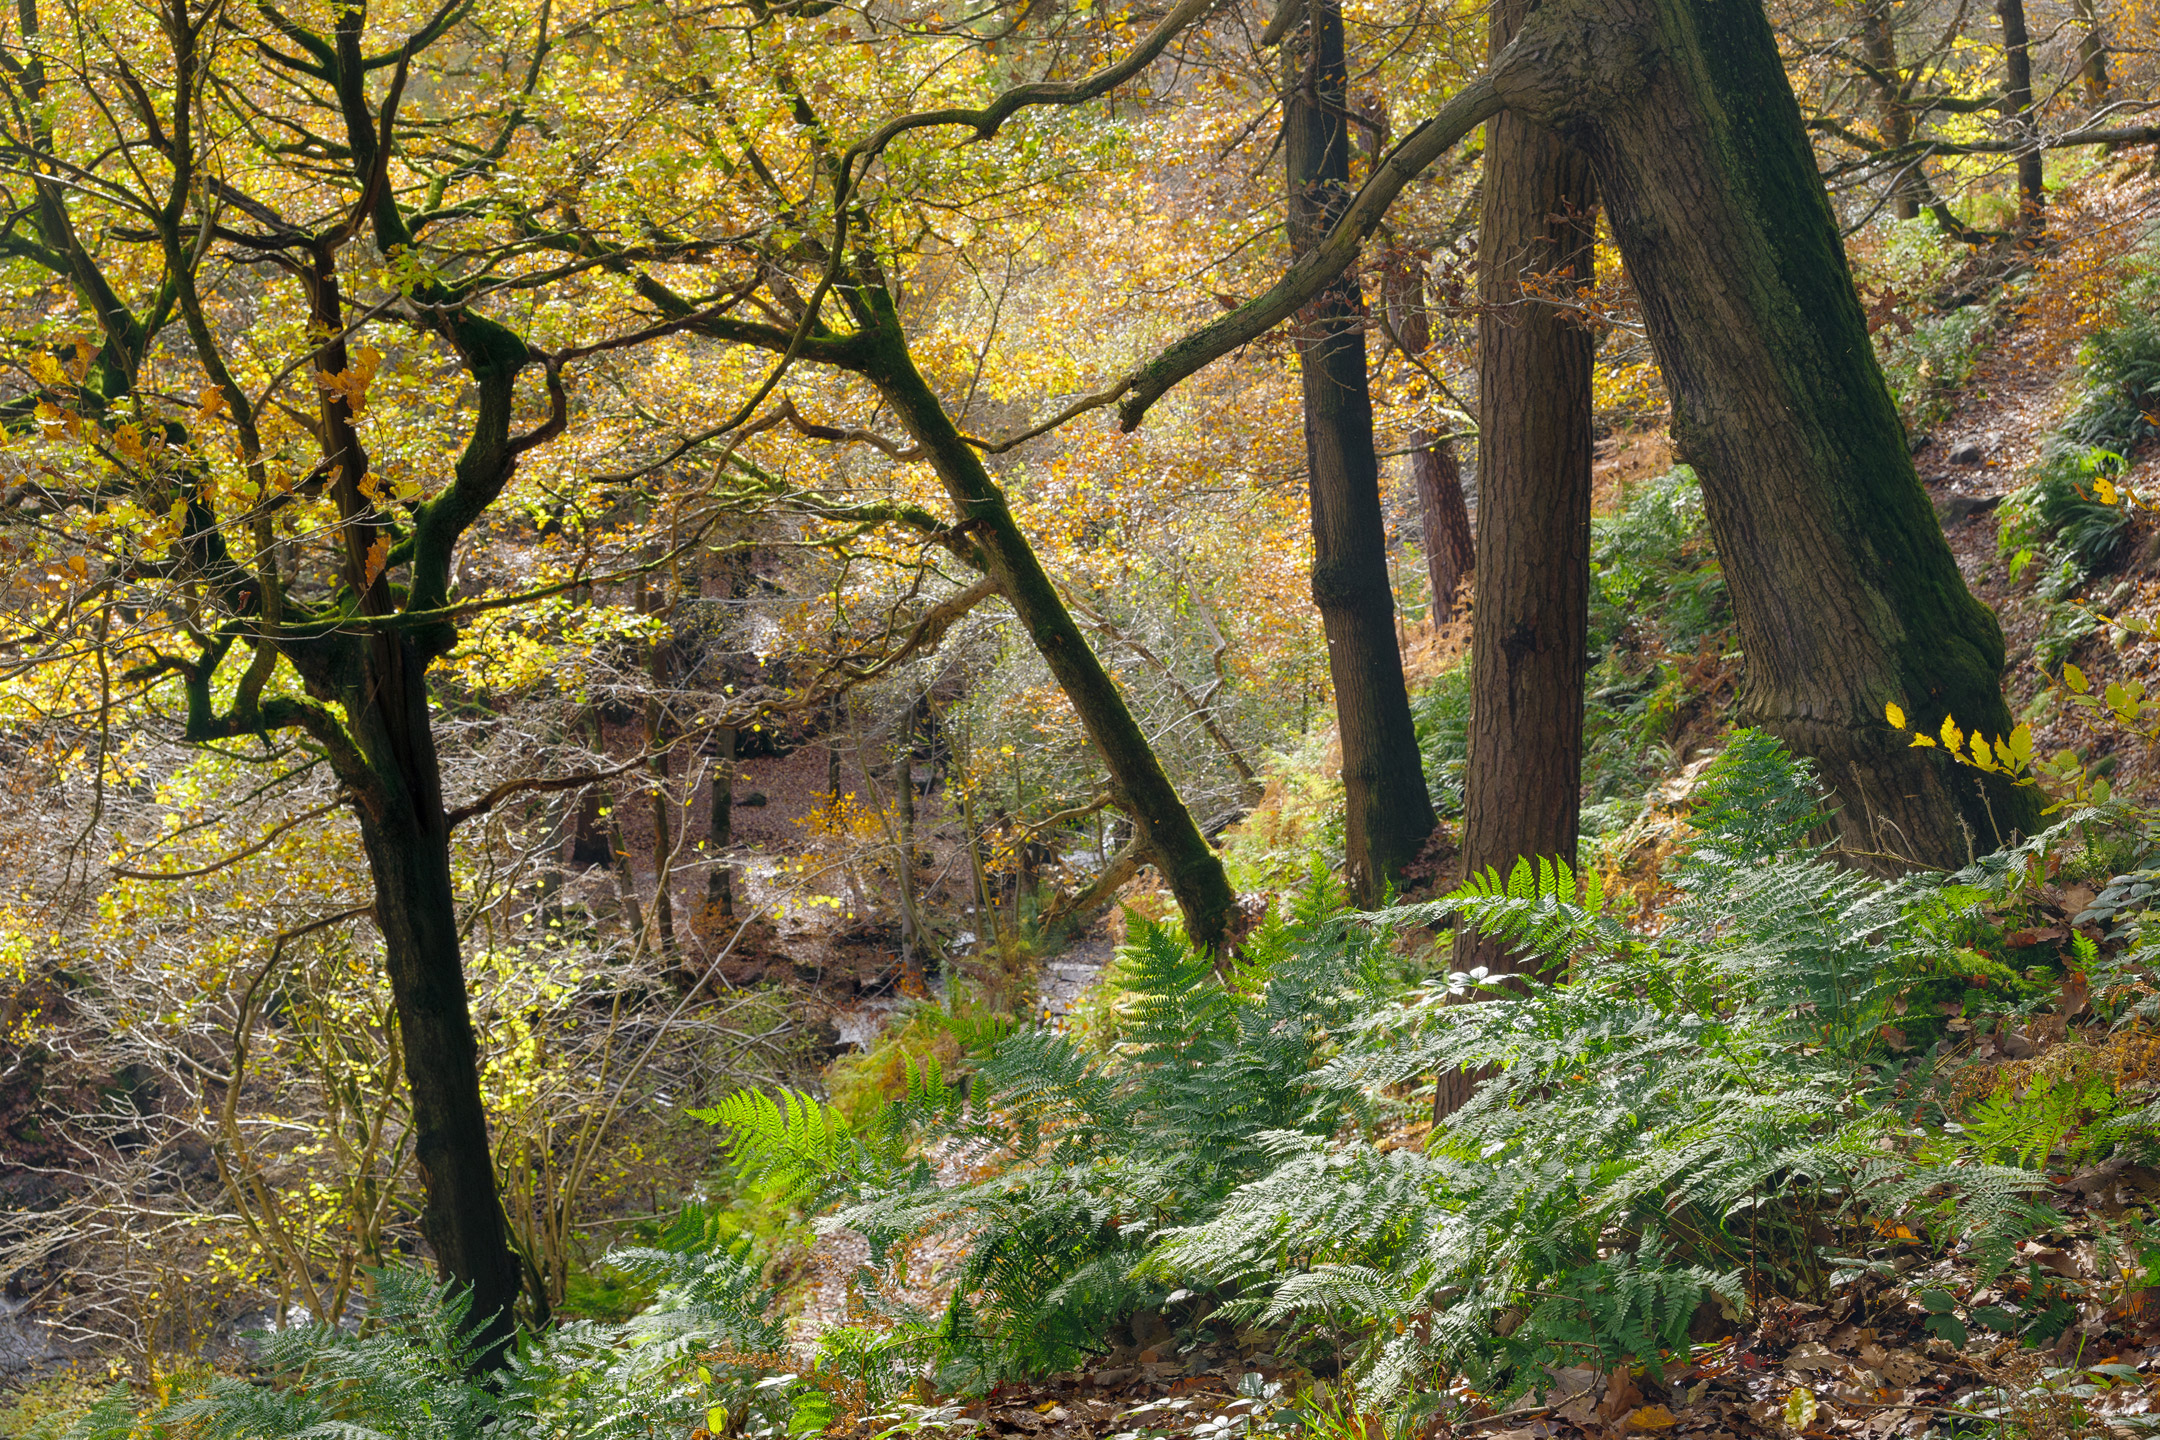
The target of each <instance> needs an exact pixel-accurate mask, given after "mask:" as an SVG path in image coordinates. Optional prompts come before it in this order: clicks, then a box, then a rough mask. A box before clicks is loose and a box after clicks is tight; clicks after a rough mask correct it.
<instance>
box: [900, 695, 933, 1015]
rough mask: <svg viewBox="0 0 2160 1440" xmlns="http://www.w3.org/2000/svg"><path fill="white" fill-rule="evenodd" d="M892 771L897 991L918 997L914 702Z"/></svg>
mask: <svg viewBox="0 0 2160 1440" xmlns="http://www.w3.org/2000/svg"><path fill="white" fill-rule="evenodd" d="M893 751H894V758H895V761H896V765H895V773H896V775H897V776H898V779H899V782H900V793H899V801H900V844H899V845H898V847H896V848H897V849H898V850H899V854H898V856H897V857H896V858H895V863H894V866H893V879H894V881H895V882H896V883H897V884H898V885H899V887H900V993H901V994H903V995H906V996H908V997H909V998H910V999H920V998H921V997H922V996H924V995H927V994H929V993H930V990H929V987H928V986H927V985H925V984H924V983H923V962H922V937H921V936H920V935H918V934H917V933H916V904H917V896H916V894H915V702H914V700H913V699H912V698H910V700H909V701H908V705H907V708H906V709H904V710H902V711H901V712H900V723H899V726H898V728H897V730H896V732H895V734H894V736H893Z"/></svg>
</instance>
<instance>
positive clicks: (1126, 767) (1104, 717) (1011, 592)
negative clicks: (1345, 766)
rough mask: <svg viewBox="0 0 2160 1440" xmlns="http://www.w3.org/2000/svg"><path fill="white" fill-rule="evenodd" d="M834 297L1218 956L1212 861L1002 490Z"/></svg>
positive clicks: (891, 335)
mask: <svg viewBox="0 0 2160 1440" xmlns="http://www.w3.org/2000/svg"><path fill="white" fill-rule="evenodd" d="M841 293H842V295H843V298H844V299H845V300H846V301H847V303H848V305H849V308H850V310H851V312H852V313H853V315H854V317H855V319H856V322H857V324H858V325H859V326H860V327H861V329H860V332H859V333H858V335H857V337H856V340H855V349H854V355H855V356H856V360H855V364H856V367H857V368H858V369H859V371H860V373H862V374H863V375H864V377H865V378H867V379H868V380H869V381H870V382H871V383H872V384H873V385H875V386H876V387H877V390H878V393H879V394H880V395H882V396H883V397H884V399H885V402H886V403H887V404H889V405H891V406H892V407H893V413H894V415H896V416H897V417H898V418H899V421H900V423H901V424H902V425H904V426H905V427H906V428H907V431H908V434H909V435H910V436H912V437H913V438H914V440H915V442H916V443H917V444H918V445H920V446H922V447H923V451H924V453H925V455H926V457H927V458H928V459H929V461H930V463H931V465H932V466H933V467H935V469H936V471H937V474H938V478H939V480H941V481H942V482H943V484H944V486H945V492H946V494H947V496H948V497H949V498H950V499H951V501H952V505H953V508H954V510H955V511H956V512H957V513H958V514H959V516H960V520H959V524H958V526H957V527H956V528H957V529H959V530H960V531H962V532H964V533H965V534H966V535H967V536H969V537H970V538H972V540H973V541H974V543H975V546H976V548H977V550H978V552H979V553H980V556H981V559H982V562H983V569H984V572H985V573H986V574H987V575H989V577H990V578H991V579H992V580H994V581H995V582H996V583H997V587H998V592H999V593H1000V594H1002V595H1003V596H1004V597H1005V600H1006V602H1007V603H1008V604H1010V605H1011V606H1012V608H1013V613H1014V615H1016V616H1017V617H1019V620H1020V624H1021V626H1022V627H1023V628H1024V629H1026V631H1027V633H1028V638H1029V639H1030V640H1032V641H1033V642H1034V645H1035V649H1036V651H1037V653H1039V654H1040V655H1041V656H1042V657H1043V663H1044V664H1046V665H1047V666H1048V667H1049V669H1050V673H1051V675H1052V676H1053V677H1054V678H1055V679H1056V680H1057V682H1058V686H1059V688H1060V689H1062V690H1063V691H1064V692H1065V697H1066V699H1067V700H1068V701H1069V702H1070V703H1071V705H1072V707H1073V712H1074V713H1075V714H1076V715H1078V716H1079V718H1080V723H1081V725H1082V726H1083V727H1084V728H1085V729H1086V731H1087V734H1088V739H1089V740H1090V741H1092V742H1093V743H1094V746H1095V750H1096V753H1097V754H1098V755H1100V756H1101V757H1102V762H1103V767H1104V768H1105V769H1106V770H1107V771H1108V772H1109V775H1110V785H1111V789H1112V792H1113V794H1114V795H1115V797H1116V802H1117V804H1118V807H1119V808H1120V809H1122V810H1123V811H1124V812H1125V814H1126V815H1127V816H1128V817H1130V818H1131V820H1132V822H1133V829H1134V831H1135V833H1136V834H1137V835H1138V836H1139V838H1140V840H1141V842H1142V843H1143V844H1144V845H1145V846H1146V848H1147V851H1148V854H1149V856H1150V858H1151V859H1152V860H1153V861H1154V863H1155V866H1156V868H1157V869H1159V870H1160V871H1161V872H1162V876H1163V881H1164V883H1165V884H1166V885H1168V886H1169V889H1170V893H1171V894H1172V895H1173V896H1174V897H1176V899H1177V903H1178V910H1179V912H1180V913H1181V914H1182V916H1183V917H1184V921H1185V931H1186V934H1187V935H1188V936H1190V937H1191V939H1192V941H1193V943H1194V944H1195V945H1198V946H1199V947H1201V948H1202V949H1205V950H1219V949H1220V948H1221V947H1222V946H1223V945H1224V944H1225V943H1226V942H1227V941H1228V938H1229V933H1230V929H1229V927H1230V917H1231V911H1232V909H1233V907H1234V906H1235V904H1236V901H1237V896H1236V893H1235V892H1234V891H1232V890H1231V888H1230V881H1229V878H1228V877H1227V876H1226V875H1224V873H1223V867H1222V858H1221V857H1220V856H1218V855H1217V854H1216V853H1215V849H1214V847H1213V846H1211V845H1210V844H1208V841H1207V837H1206V836H1204V835H1202V834H1201V833H1200V827H1199V826H1198V825H1196V824H1194V823H1193V818H1192V814H1191V812H1189V811H1188V810H1186V808H1185V802H1184V801H1183V800H1182V799H1180V798H1179V796H1178V793H1177V789H1176V787H1174V786H1173V785H1172V784H1171V783H1170V777H1169V776H1168V775H1166V774H1164V773H1163V768H1162V762H1161V761H1160V760H1158V759H1157V758H1156V756H1155V751H1154V749H1153V747H1151V746H1150V745H1149V744H1148V740H1147V735H1146V733H1145V732H1144V731H1142V730H1141V728H1140V725H1139V722H1138V721H1136V720H1134V719H1133V715H1132V711H1131V710H1130V709H1129V708H1128V707H1127V706H1126V704H1125V697H1124V696H1123V695H1122V694H1120V693H1119V691H1118V688H1117V682H1116V681H1114V680H1112V679H1111V678H1110V672H1109V671H1107V670H1105V669H1104V668H1103V664H1102V660H1101V659H1100V658H1099V657H1098V656H1097V655H1096V654H1095V652H1094V651H1093V650H1092V649H1090V648H1089V646H1088V643H1087V640H1086V638H1085V637H1084V636H1082V635H1081V633H1080V627H1079V626H1078V625H1077V624H1075V623H1074V622H1073V618H1072V613H1071V612H1070V611H1069V610H1067V609H1066V608H1065V602H1064V600H1063V599H1062V598H1061V597H1060V596H1059V595H1058V592H1057V587H1056V586H1055V585H1053V584H1052V583H1051V581H1050V576H1049V575H1048V574H1047V573H1046V572H1045V571H1044V570H1043V568H1042V561H1041V560H1040V559H1038V558H1037V556H1036V554H1035V551H1034V548H1033V547H1032V546H1030V545H1029V544H1028V542H1027V537H1026V536H1025V535H1023V534H1022V533H1021V531H1020V526H1019V524H1018V522H1017V521H1015V520H1014V519H1013V514H1012V508H1011V506H1010V505H1009V504H1008V503H1007V502H1006V499H1005V494H1004V492H1003V491H1002V490H1000V489H999V488H998V485H997V482H996V481H994V480H992V479H991V478H990V472H989V471H988V470H987V469H985V468H984V466H983V462H982V457H981V456H980V455H978V454H977V453H976V452H975V450H974V449H973V448H972V447H971V446H970V445H969V444H968V443H967V441H966V440H965V439H963V438H962V437H961V435H960V432H959V430H958V429H957V428H956V427H955V426H954V425H953V421H952V417H951V416H950V415H948V414H947V413H946V411H945V407H944V405H943V403H942V402H941V401H939V399H938V398H937V395H936V394H935V393H934V392H933V391H932V390H931V389H930V386H929V384H928V383H927V382H926V381H925V380H924V379H923V377H922V372H921V371H919V370H918V369H917V368H916V366H915V361H914V357H913V356H912V355H910V354H909V353H908V348H907V341H906V338H905V335H904V334H903V332H902V331H901V328H900V321H899V316H898V314H897V312H896V310H895V308H894V305H893V300H892V296H891V295H890V293H889V292H887V291H886V290H885V289H884V288H883V287H882V286H880V285H870V284H863V285H850V286H848V287H846V288H845V289H843V290H842V292H841ZM971 828H972V827H971Z"/></svg>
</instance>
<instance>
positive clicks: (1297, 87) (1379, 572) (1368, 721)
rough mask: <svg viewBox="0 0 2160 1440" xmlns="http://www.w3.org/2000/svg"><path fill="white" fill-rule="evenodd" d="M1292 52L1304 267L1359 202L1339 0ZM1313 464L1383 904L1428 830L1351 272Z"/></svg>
mask: <svg viewBox="0 0 2160 1440" xmlns="http://www.w3.org/2000/svg"><path fill="white" fill-rule="evenodd" d="M1293 35H1294V39H1293V43H1291V44H1289V45H1287V46H1285V48H1284V66H1285V71H1286V75H1285V79H1286V81H1287V84H1286V87H1285V90H1286V93H1285V95H1284V97H1283V158H1284V164H1285V167H1286V170H1287V175H1288V182H1289V195H1290V224H1289V230H1290V250H1291V254H1292V255H1293V256H1297V257H1300V258H1302V257H1303V256H1305V255H1307V254H1309V253H1310V252H1311V251H1312V249H1313V248H1314V246H1315V245H1316V244H1317V243H1318V241H1319V240H1320V238H1321V237H1322V236H1324V235H1326V233H1327V232H1328V230H1329V229H1330V228H1332V226H1333V225H1334V223H1335V221H1336V219H1337V218H1339V217H1340V215H1341V213H1342V211H1343V210H1344V209H1345V208H1346V207H1347V205H1348V203H1349V199H1350V139H1349V124H1348V119H1347V104H1348V91H1349V78H1348V72H1347V70H1346V68H1345V64H1344V57H1343V23H1342V9H1341V6H1340V4H1339V0H1306V3H1305V4H1304V7H1303V20H1302V22H1301V23H1300V24H1299V25H1298V27H1297V28H1296V29H1295V31H1294V32H1293ZM1296 340H1297V351H1298V370H1299V374H1300V377H1301V383H1302V386H1303V389H1304V396H1305V460H1306V469H1307V472H1308V476H1309V482H1308V483H1309V491H1310V494H1311V498H1312V533H1313V567H1312V597H1313V604H1314V605H1315V606H1317V607H1318V608H1319V611H1320V623H1321V626H1322V628H1323V630H1324V631H1325V632H1326V635H1327V648H1328V673H1329V678H1330V680H1331V681H1332V682H1333V685H1334V690H1335V722H1336V730H1337V732H1338V734H1339V736H1340V738H1341V744H1342V756H1343V792H1344V810H1345V815H1344V834H1343V844H1344V850H1345V851H1346V860H1347V864H1348V870H1349V875H1348V879H1349V882H1350V890H1351V894H1352V895H1353V896H1355V897H1356V899H1357V901H1358V902H1359V903H1360V904H1363V905H1374V904H1378V903H1380V901H1381V899H1382V897H1383V896H1384V895H1385V894H1386V892H1387V890H1388V887H1389V886H1390V885H1391V884H1392V883H1393V882H1394V881H1395V879H1396V878H1397V877H1398V876H1399V875H1400V874H1401V872H1402V869H1403V867H1404V866H1406V865H1408V864H1409V863H1410V862H1411V861H1412V860H1414V859H1416V858H1417V853H1418V851H1419V850H1420V849H1421V848H1422V847H1423V846H1424V844H1425V837H1426V836H1428V835H1430V834H1431V833H1432V828H1433V824H1434V816H1433V808H1432V800H1431V798H1430V796H1429V795H1428V794H1427V792H1426V789H1425V774H1424V769H1423V762H1422V760H1421V759H1420V757H1419V754H1418V748H1417V731H1416V727H1415V725H1414V724H1413V723H1412V721H1411V718H1410V696H1409V691H1408V688H1407V686H1406V685H1405V683H1404V681H1403V670H1402V652H1401V650H1400V649H1399V648H1398V646H1397V644H1396V640H1395V595H1394V590H1393V587H1392V586H1391V585H1390V583H1389V580H1388V565H1387V521H1386V519H1385V517H1384V516H1383V514H1382V513H1381V509H1380V468H1379V461H1378V460H1377V459H1376V458H1375V456H1374V453H1373V420H1372V395H1371V392H1370V391H1369V389H1368V388H1367V380H1366V372H1365V358H1366V357H1365V302H1364V297H1363V296H1362V295H1361V294H1360V293H1359V288H1358V283H1357V278H1356V272H1355V271H1354V270H1350V269H1346V270H1344V271H1343V272H1342V273H1341V274H1340V275H1338V276H1337V277H1336V278H1335V280H1334V281H1333V282H1332V283H1331V284H1329V285H1328V286H1327V287H1326V288H1325V289H1323V290H1322V291H1321V292H1320V294H1319V295H1317V296H1316V297H1314V298H1313V300H1312V301H1310V302H1309V303H1308V304H1307V305H1306V306H1305V308H1304V309H1303V310H1302V311H1301V312H1300V313H1299V316H1298V322H1297V327H1296Z"/></svg>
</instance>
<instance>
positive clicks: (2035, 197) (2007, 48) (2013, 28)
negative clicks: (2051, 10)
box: [1995, 0, 2047, 230]
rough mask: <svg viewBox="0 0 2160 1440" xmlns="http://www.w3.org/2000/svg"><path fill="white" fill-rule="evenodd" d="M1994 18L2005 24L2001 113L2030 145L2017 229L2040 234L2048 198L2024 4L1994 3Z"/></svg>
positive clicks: (2023, 155)
mask: <svg viewBox="0 0 2160 1440" xmlns="http://www.w3.org/2000/svg"><path fill="white" fill-rule="evenodd" d="M1995 18H1996V19H1997V20H1999V21H2001V22H2002V35H2003V99H2002V111H2003V114H2005V115H2007V116H2009V117H2011V119H2012V120H2013V121H2014V122H2015V124H2016V126H2017V132H2018V138H2019V139H2020V140H2024V141H2029V142H2030V144H2029V145H2028V147H2027V148H2026V149H2025V150H2023V151H2021V152H2019V154H2018V157H2017V181H2018V227H2019V228H2020V229H2022V230H2038V229H2039V228H2040V224H2041V209H2042V207H2043V206H2044V205H2045V204H2046V203H2047V196H2046V193H2045V191H2044V190H2043V189H2042V188H2041V186H2042V174H2041V151H2040V137H2039V135H2038V134H2037V133H2036V130H2035V125H2034V115H2033V88H2032V41H2031V40H2030V38H2028V36H2027V35H2026V33H2025V0H1995Z"/></svg>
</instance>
